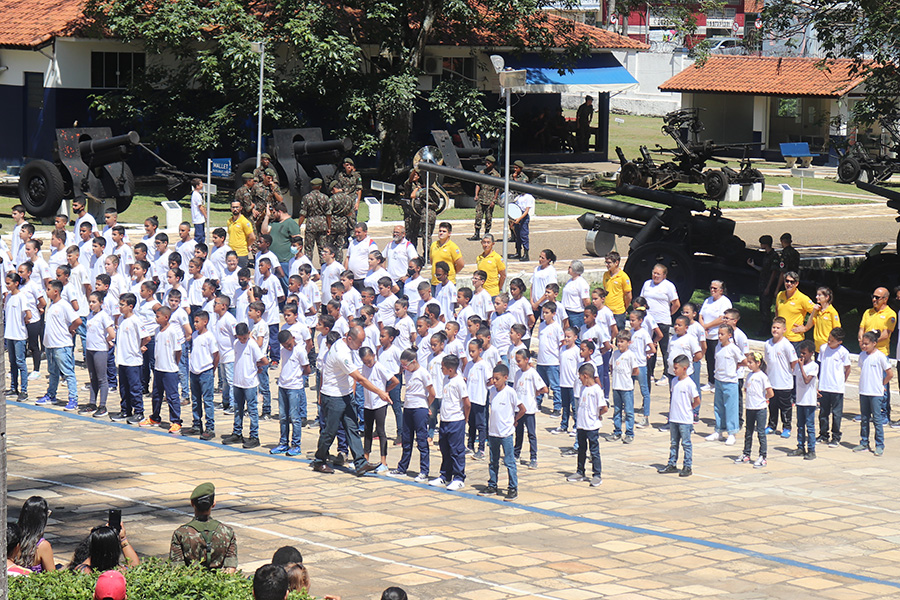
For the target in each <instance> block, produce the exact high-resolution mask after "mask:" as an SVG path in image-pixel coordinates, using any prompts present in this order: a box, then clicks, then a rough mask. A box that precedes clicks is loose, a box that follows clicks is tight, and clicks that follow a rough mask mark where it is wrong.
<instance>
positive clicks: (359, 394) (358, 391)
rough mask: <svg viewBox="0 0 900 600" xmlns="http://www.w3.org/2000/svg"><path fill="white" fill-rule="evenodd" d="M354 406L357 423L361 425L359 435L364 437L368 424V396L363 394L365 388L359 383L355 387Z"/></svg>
mask: <svg viewBox="0 0 900 600" xmlns="http://www.w3.org/2000/svg"><path fill="white" fill-rule="evenodd" d="M353 406H354V407H355V408H356V422H357V423H359V425H358V427H359V434H360V435H362V433H363V427H364V424H365V422H366V413H365V408H366V396H365V394H364V393H363V386H361V385H359V384H358V383H357V384H356V385H355V386H354V387H353Z"/></svg>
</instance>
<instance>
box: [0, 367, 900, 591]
mask: <svg viewBox="0 0 900 600" xmlns="http://www.w3.org/2000/svg"><path fill="white" fill-rule="evenodd" d="M854 371H855V367H854ZM855 381H856V373H855V372H854V374H853V375H852V376H851V385H850V386H849V388H848V401H847V406H846V409H845V410H846V411H847V413H848V416H847V418H845V421H844V442H843V444H842V447H840V448H827V447H821V446H820V447H819V448H817V449H818V456H819V458H818V459H817V460H815V461H804V460H802V459H800V458H789V457H787V456H786V453H787V452H788V451H789V450H790V449H792V448H794V447H795V445H796V440H795V439H790V440H786V439H781V438H780V437H777V436H770V437H769V465H768V467H766V468H765V469H753V468H752V467H751V466H750V465H735V464H733V462H732V461H733V459H734V458H735V457H736V456H737V455H738V454H739V452H740V442H739V443H738V445H737V446H732V447H728V446H725V445H723V444H721V443H714V442H706V441H704V440H703V436H705V435H706V434H708V433H709V432H710V431H711V425H710V424H711V422H712V406H711V398H710V397H709V395H705V396H704V402H703V405H702V413H701V417H702V420H703V423H702V424H701V425H699V426H698V427H697V429H696V432H695V434H694V437H693V441H694V475H693V476H692V477H690V478H684V479H682V478H679V477H678V476H677V475H660V474H658V473H657V472H656V468H657V467H659V466H661V465H662V464H664V463H665V460H666V458H667V453H668V439H669V435H668V433H663V432H660V431H657V430H656V429H655V428H654V429H644V430H637V433H636V439H635V442H634V443H633V444H631V445H623V444H621V443H614V442H607V441H604V442H602V443H601V452H602V455H603V484H602V485H601V486H600V487H599V488H590V487H588V485H587V484H586V483H583V484H572V483H566V482H565V476H566V475H568V474H570V473H572V471H573V467H574V461H575V459H574V458H572V457H563V456H561V455H560V449H561V448H568V447H570V446H571V443H572V438H570V437H568V436H565V435H563V436H559V435H551V434H550V433H549V429H551V428H552V427H553V426H555V425H556V419H551V417H550V416H549V415H547V414H543V415H539V416H538V425H539V427H538V442H539V445H540V449H539V457H538V460H539V468H538V469H536V470H528V469H527V468H525V467H521V468H520V470H519V480H520V483H519V491H520V495H519V499H518V501H517V502H516V503H514V504H510V503H505V502H503V501H502V499H501V498H500V497H489V498H483V497H479V496H477V495H476V492H477V491H478V490H480V489H481V488H482V487H483V486H484V485H485V483H486V479H487V465H486V463H485V461H475V460H469V461H468V462H467V475H468V478H467V481H466V487H465V488H464V489H463V490H462V491H461V492H447V491H445V490H440V489H435V488H431V487H429V486H427V485H419V484H415V483H413V481H412V479H411V478H410V479H406V480H397V479H391V478H386V477H378V476H367V477H364V478H361V479H360V478H357V477H355V476H353V475H352V474H350V473H349V472H347V471H342V470H338V472H337V473H336V474H334V475H322V474H318V473H314V472H312V471H311V470H310V467H309V462H308V461H307V460H301V459H295V458H287V457H274V456H270V455H269V454H268V448H270V447H272V446H273V445H274V444H275V442H276V441H277V437H278V425H277V423H276V422H263V423H262V424H261V434H260V437H261V439H262V442H263V446H262V447H261V448H259V449H256V450H244V449H241V448H236V447H233V446H231V447H225V446H222V445H221V444H219V443H215V442H202V441H199V440H197V439H189V438H183V437H173V436H170V435H168V434H167V433H166V432H165V431H164V430H163V429H159V428H151V429H146V428H143V429H139V428H136V427H131V426H128V425H119V424H114V423H111V422H109V421H107V420H105V419H101V420H94V419H91V418H89V417H80V416H77V415H74V414H70V413H64V412H62V411H61V410H60V409H57V408H39V407H34V406H32V405H29V404H21V403H17V402H10V403H8V404H7V410H8V418H9V425H8V432H9V472H10V477H9V487H10V504H11V512H12V513H13V514H15V513H16V512H17V510H18V507H19V506H20V505H21V502H22V501H24V500H25V498H27V497H28V496H30V495H32V494H40V495H43V496H45V497H46V498H47V499H48V501H49V502H50V505H51V508H52V510H53V516H52V517H51V523H50V525H49V527H48V529H47V537H48V539H50V540H51V541H52V543H53V545H54V550H55V551H56V555H57V561H58V562H60V561H61V562H66V561H68V559H69V558H70V557H71V553H72V551H73V549H74V547H75V545H76V543H77V542H78V541H79V539H80V538H81V537H82V536H83V535H85V534H86V533H87V532H88V531H89V529H90V527H91V526H93V525H97V524H101V523H102V522H103V521H104V519H105V515H106V510H107V509H108V508H110V507H119V508H121V509H122V510H123V514H124V516H123V521H124V522H125V525H126V527H127V530H128V534H129V539H130V540H131V541H132V543H133V544H134V545H135V547H136V548H137V550H138V552H139V554H140V555H141V556H164V555H165V554H166V553H167V551H168V543H169V539H170V536H171V533H172V531H173V530H174V529H175V527H177V526H178V525H179V524H180V523H182V522H186V521H187V520H189V516H188V512H189V511H190V505H189V503H188V500H187V497H188V495H189V494H190V491H191V489H193V487H194V486H195V485H196V484H197V483H198V482H202V481H206V480H210V481H213V482H214V483H215V484H216V487H217V498H216V499H217V507H216V509H215V511H214V512H215V516H216V517H218V518H219V519H221V520H223V521H225V522H227V523H228V524H230V525H232V526H233V527H234V528H235V530H236V532H237V535H238V544H239V546H238V548H239V560H240V566H241V568H242V569H243V570H244V571H245V572H251V571H252V570H254V569H255V568H256V567H258V566H259V565H261V564H264V563H266V562H268V560H269V558H270V557H271V555H272V553H273V552H274V550H275V549H276V548H278V547H279V546H282V545H285V544H291V545H295V546H297V547H298V548H300V549H301V551H302V552H303V555H304V562H305V563H306V564H307V566H308V567H309V570H310V574H311V577H312V589H311V592H312V593H313V594H315V595H317V596H319V597H321V596H323V595H325V594H338V595H341V596H342V597H344V598H376V597H377V596H378V595H379V594H380V591H381V590H382V589H384V588H385V587H387V586H388V585H400V586H402V587H404V588H406V589H407V590H408V591H409V592H410V597H412V598H433V599H439V598H469V599H472V600H475V599H479V600H481V599H488V600H493V599H501V598H554V599H561V600H580V599H586V598H600V597H604V598H617V599H618V598H621V599H625V598H628V599H639V598H648V599H649V598H658V599H672V600H677V599H681V598H695V597H705V598H741V599H744V598H747V599H749V598H779V599H780V598H785V599H790V600H796V599H797V598H835V599H840V600H857V599H859V600H864V599H868V598H892V597H894V598H895V597H897V596H898V595H900V576H898V563H900V550H898V543H900V529H898V526H897V523H898V522H900V505H898V498H900V492H898V490H897V484H896V482H897V476H898V474H900V473H898V471H900V468H898V461H897V460H896V458H895V457H896V456H897V455H898V453H900V435H898V433H897V430H888V432H887V442H886V451H885V456H884V457H882V458H876V457H875V456H874V455H873V454H871V453H869V452H864V453H859V454H857V453H853V452H851V451H850V447H852V446H853V445H855V444H856V442H857V439H858V430H859V427H858V425H857V424H855V423H853V421H852V417H853V415H855V414H856V411H857V402H856V388H855ZM32 383H33V385H32V387H31V396H32V398H34V397H35V395H36V393H37V392H39V391H42V390H43V387H44V385H45V380H44V379H43V378H42V379H41V380H39V381H36V382H32ZM81 393H82V397H83V396H84V393H83V390H82V391H81ZM652 393H653V402H654V404H653V411H652V417H651V422H652V423H653V424H655V425H660V424H662V423H663V422H664V416H662V413H663V412H664V411H665V409H666V402H665V400H664V396H665V388H663V387H657V386H653V388H652ZM145 400H146V401H148V402H149V398H146V399H145ZM117 402H118V396H117V395H113V396H111V397H110V405H111V406H115V405H116V403H117ZM610 414H611V413H610ZM164 418H165V412H164ZM609 420H610V419H607V420H606V422H605V423H604V426H603V429H602V433H603V434H608V433H609V432H610V430H611V424H610V423H609ZM217 422H218V424H217V433H218V434H225V433H230V421H228V418H227V417H224V415H221V413H220V412H219V414H217ZM392 432H393V427H392V426H389V433H392ZM316 434H317V431H316V430H314V429H307V430H305V431H304V437H303V444H302V445H303V448H304V450H310V449H312V448H313V447H314V444H315V440H316V437H317V436H316ZM399 454H400V450H399V448H398V447H394V446H392V447H391V448H390V451H389V458H390V463H391V465H392V466H393V465H394V464H395V463H396V461H397V460H398V458H399ZM437 454H438V451H437V448H436V447H434V448H433V449H432V465H435V464H436V463H437V458H436V456H437ZM417 464H418V463H417V456H416V455H415V453H414V457H413V465H414V466H415V465H417ZM435 472H436V467H435V468H433V471H432V474H435ZM412 473H413V474H415V472H414V471H412ZM500 481H501V485H502V484H504V483H505V473H504V472H503V471H502V470H501V477H500Z"/></svg>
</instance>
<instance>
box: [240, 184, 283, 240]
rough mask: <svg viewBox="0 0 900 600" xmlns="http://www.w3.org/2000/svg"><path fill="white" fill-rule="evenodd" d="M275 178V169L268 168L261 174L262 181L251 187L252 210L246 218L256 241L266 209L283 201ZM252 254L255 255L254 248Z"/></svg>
mask: <svg viewBox="0 0 900 600" xmlns="http://www.w3.org/2000/svg"><path fill="white" fill-rule="evenodd" d="M275 177H276V174H275V169H273V168H271V167H270V168H269V169H267V170H266V172H265V173H264V174H263V180H262V181H261V182H259V183H257V184H255V185H254V186H253V192H252V193H253V204H254V209H253V215H252V216H251V217H248V218H249V219H250V222H251V223H253V234H254V235H255V236H256V239H257V240H258V239H259V236H260V235H261V233H262V231H261V228H262V222H263V221H264V220H265V218H266V208H267V207H274V206H275V204H277V203H278V202H283V201H284V198H283V197H282V195H281V188H280V187H278V184H277V183H276V182H275ZM253 253H254V254H255V253H256V248H255V247H254V249H253Z"/></svg>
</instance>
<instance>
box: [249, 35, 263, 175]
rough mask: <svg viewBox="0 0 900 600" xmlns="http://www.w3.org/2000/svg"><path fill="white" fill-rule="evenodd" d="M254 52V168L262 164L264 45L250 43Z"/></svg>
mask: <svg viewBox="0 0 900 600" xmlns="http://www.w3.org/2000/svg"><path fill="white" fill-rule="evenodd" d="M250 47H251V48H252V49H253V51H254V52H258V53H259V110H258V112H259V116H258V120H257V123H256V167H257V168H259V165H260V163H261V162H262V118H263V75H264V71H265V63H266V60H265V59H266V43H265V42H250Z"/></svg>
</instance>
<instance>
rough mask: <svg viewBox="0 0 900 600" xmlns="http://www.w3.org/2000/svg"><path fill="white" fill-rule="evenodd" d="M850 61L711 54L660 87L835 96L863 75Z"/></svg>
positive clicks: (840, 94) (668, 89)
mask: <svg viewBox="0 0 900 600" xmlns="http://www.w3.org/2000/svg"><path fill="white" fill-rule="evenodd" d="M852 65H853V61H851V60H849V59H838V60H830V61H828V62H827V63H826V64H825V65H823V64H822V61H821V60H819V59H816V58H799V57H776V56H727V55H712V56H710V57H709V58H708V59H707V61H706V64H704V65H703V66H697V65H692V66H690V67H688V68H687V69H685V70H684V71H682V72H681V73H679V74H678V75H675V76H674V77H672V78H671V79H669V80H668V81H666V82H665V83H663V84H662V85H661V86H659V89H660V90H662V91H664V92H722V93H729V94H755V95H760V96H821V97H827V98H838V97H840V96H843V95H844V94H846V93H847V92H849V91H850V90H852V89H853V88H855V87H856V86H858V85H859V84H861V83H862V82H863V80H864V79H865V75H864V74H859V73H857V74H853V73H852V72H851V67H852Z"/></svg>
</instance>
